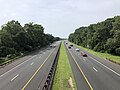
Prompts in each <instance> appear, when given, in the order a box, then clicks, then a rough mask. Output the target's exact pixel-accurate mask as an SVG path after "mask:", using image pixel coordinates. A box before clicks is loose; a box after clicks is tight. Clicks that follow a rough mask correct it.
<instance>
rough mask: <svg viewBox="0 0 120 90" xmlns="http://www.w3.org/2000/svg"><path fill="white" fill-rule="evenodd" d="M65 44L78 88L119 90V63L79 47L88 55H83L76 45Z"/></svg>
mask: <svg viewBox="0 0 120 90" xmlns="http://www.w3.org/2000/svg"><path fill="white" fill-rule="evenodd" d="M65 45H66V51H67V54H68V58H69V60H70V64H71V67H72V71H73V74H74V78H75V80H76V84H77V89H78V90H120V65H117V64H114V63H112V62H110V61H108V60H105V59H103V58H100V57H97V56H94V55H92V54H91V53H89V52H87V51H84V50H82V49H80V51H84V52H85V53H86V54H87V55H88V57H83V56H82V55H81V54H80V52H77V51H76V48H77V47H76V46H73V47H72V48H71V49H68V46H69V45H70V43H69V42H68V44H65Z"/></svg>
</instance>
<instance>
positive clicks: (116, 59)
mask: <svg viewBox="0 0 120 90" xmlns="http://www.w3.org/2000/svg"><path fill="white" fill-rule="evenodd" d="M72 44H74V43H72ZM74 45H75V46H77V47H79V48H82V49H83V50H86V51H88V52H90V53H92V54H93V55H96V56H98V57H102V58H108V59H110V61H113V62H114V63H118V64H120V56H115V55H111V54H108V53H100V52H95V51H93V50H91V49H88V48H84V47H82V46H78V45H76V44H74Z"/></svg>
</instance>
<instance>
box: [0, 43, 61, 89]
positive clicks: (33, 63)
mask: <svg viewBox="0 0 120 90" xmlns="http://www.w3.org/2000/svg"><path fill="white" fill-rule="evenodd" d="M59 44H60V42H56V43H55V44H54V45H55V46H56V47H54V48H53V47H52V48H51V47H47V48H44V49H42V50H40V51H37V53H34V54H33V53H32V54H31V56H30V55H29V56H28V57H27V56H25V57H23V58H21V61H23V62H21V61H20V60H16V61H15V62H13V63H11V64H9V65H7V66H5V67H4V68H1V69H0V72H1V73H0V74H1V75H0V90H21V89H22V90H38V89H41V88H42V86H43V85H44V82H45V80H46V77H47V75H48V73H49V70H50V67H51V65H52V62H53V60H54V57H55V55H56V53H57V50H58V46H59ZM14 64H15V65H14ZM11 65H13V66H14V67H12V66H11ZM9 68H10V69H9ZM33 76H34V77H33Z"/></svg>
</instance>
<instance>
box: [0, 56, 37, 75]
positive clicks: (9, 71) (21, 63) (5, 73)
mask: <svg viewBox="0 0 120 90" xmlns="http://www.w3.org/2000/svg"><path fill="white" fill-rule="evenodd" d="M36 56H37V55H34V56H33V57H31V58H29V59H28V60H26V61H24V62H22V63H20V64H19V65H17V66H15V67H14V68H12V69H10V70H8V71H7V72H5V73H4V74H2V75H0V77H2V76H4V75H6V74H7V73H9V72H11V71H12V70H14V69H16V68H17V67H19V66H20V65H22V64H24V63H25V62H27V61H29V60H30V59H33V58H34V57H36Z"/></svg>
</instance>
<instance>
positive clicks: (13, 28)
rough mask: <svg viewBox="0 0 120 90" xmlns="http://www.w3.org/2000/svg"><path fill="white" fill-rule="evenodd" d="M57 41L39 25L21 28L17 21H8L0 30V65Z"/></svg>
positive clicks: (29, 24)
mask: <svg viewBox="0 0 120 90" xmlns="http://www.w3.org/2000/svg"><path fill="white" fill-rule="evenodd" d="M59 39H60V38H59V37H53V36H52V35H51V34H45V33H44V28H43V26H41V25H39V24H33V23H27V24H25V25H24V26H23V27H22V26H21V24H20V23H19V22H18V21H15V20H12V21H9V22H8V23H7V24H4V25H3V26H1V30H0V64H1V63H5V62H9V61H11V60H13V59H16V57H18V56H23V55H24V54H25V53H28V52H31V51H34V50H36V49H39V48H41V47H43V46H45V45H48V44H50V43H53V42H54V41H56V40H59ZM10 59H11V60H10Z"/></svg>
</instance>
